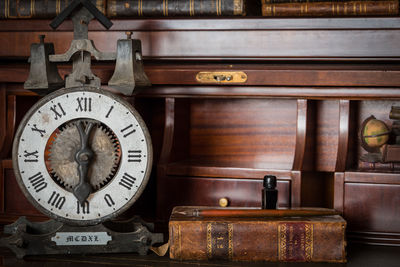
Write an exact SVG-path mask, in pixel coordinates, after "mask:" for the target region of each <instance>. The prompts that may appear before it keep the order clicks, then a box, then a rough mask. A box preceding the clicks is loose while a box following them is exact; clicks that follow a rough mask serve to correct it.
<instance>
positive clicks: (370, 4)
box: [262, 0, 399, 17]
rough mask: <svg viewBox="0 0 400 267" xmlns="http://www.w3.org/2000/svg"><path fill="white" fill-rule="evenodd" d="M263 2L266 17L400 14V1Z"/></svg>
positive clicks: (263, 12) (263, 11) (263, 13)
mask: <svg viewBox="0 0 400 267" xmlns="http://www.w3.org/2000/svg"><path fill="white" fill-rule="evenodd" d="M288 2H289V3H273V4H267V3H265V4H262V15H263V16H266V17H338V16H390V15H398V14H399V1H398V0H393V1H345V2H336V1H330V2H322V1H321V2H305V3H302V2H299V3H295V2H291V0H289V1H288Z"/></svg>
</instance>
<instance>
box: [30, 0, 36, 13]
mask: <svg viewBox="0 0 400 267" xmlns="http://www.w3.org/2000/svg"><path fill="white" fill-rule="evenodd" d="M33 16H35V0H31V16H30V17H33Z"/></svg>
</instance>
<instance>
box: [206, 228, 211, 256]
mask: <svg viewBox="0 0 400 267" xmlns="http://www.w3.org/2000/svg"><path fill="white" fill-rule="evenodd" d="M211 230H212V226H211V223H208V224H207V258H209V259H211V257H212V237H211Z"/></svg>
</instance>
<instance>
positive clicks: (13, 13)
mask: <svg viewBox="0 0 400 267" xmlns="http://www.w3.org/2000/svg"><path fill="white" fill-rule="evenodd" d="M106 1H107V0H90V2H91V3H92V4H94V5H95V6H96V7H97V9H99V10H100V12H102V13H103V14H105V13H106ZM71 2H72V1H71V0H19V1H14V0H12V1H11V0H4V1H3V0H2V1H0V10H1V11H0V19H52V18H55V17H56V16H57V15H58V14H60V12H61V11H62V10H63V9H64V8H66V7H67V6H68V5H69V4H71Z"/></svg>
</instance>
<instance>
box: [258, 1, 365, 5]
mask: <svg viewBox="0 0 400 267" xmlns="http://www.w3.org/2000/svg"><path fill="white" fill-rule="evenodd" d="M350 1H352V0H261V4H279V3H286V4H287V3H313V2H331V3H333V2H335V3H336V2H350ZM360 1H362V0H360ZM364 1H366V0H364Z"/></svg>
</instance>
